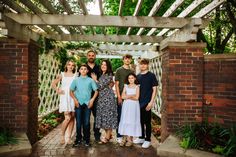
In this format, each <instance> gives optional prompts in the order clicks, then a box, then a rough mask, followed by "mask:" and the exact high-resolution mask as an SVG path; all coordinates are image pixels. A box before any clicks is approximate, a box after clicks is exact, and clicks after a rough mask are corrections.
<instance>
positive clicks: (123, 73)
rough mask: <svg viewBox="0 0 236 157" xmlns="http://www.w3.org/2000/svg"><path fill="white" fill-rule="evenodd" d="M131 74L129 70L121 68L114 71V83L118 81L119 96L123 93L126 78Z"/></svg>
mask: <svg viewBox="0 0 236 157" xmlns="http://www.w3.org/2000/svg"><path fill="white" fill-rule="evenodd" d="M132 72H133V71H132V70H131V69H125V68H124V67H123V66H122V67H120V68H118V69H117V70H116V74H115V81H119V90H120V94H121V93H122V91H123V88H124V83H125V79H126V77H127V76H128V75H129V74H130V73H132Z"/></svg>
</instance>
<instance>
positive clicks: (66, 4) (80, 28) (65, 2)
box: [59, 0, 85, 34]
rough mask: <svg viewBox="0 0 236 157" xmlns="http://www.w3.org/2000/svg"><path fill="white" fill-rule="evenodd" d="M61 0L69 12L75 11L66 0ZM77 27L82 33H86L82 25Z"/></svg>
mask: <svg viewBox="0 0 236 157" xmlns="http://www.w3.org/2000/svg"><path fill="white" fill-rule="evenodd" d="M59 2H60V3H61V5H62V6H63V8H64V9H65V11H66V12H67V13H68V14H73V11H72V10H71V8H70V5H69V4H68V3H67V1H66V0H59ZM77 28H78V29H79V31H80V33H81V34H85V32H84V30H83V29H82V27H81V26H78V27H77Z"/></svg>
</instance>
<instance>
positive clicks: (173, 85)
mask: <svg viewBox="0 0 236 157" xmlns="http://www.w3.org/2000/svg"><path fill="white" fill-rule="evenodd" d="M204 47H205V44H203V43H178V42H174V43H169V44H168V46H167V47H166V48H164V49H163V50H162V52H163V55H162V70H163V75H162V85H163V91H162V92H163V93H162V94H163V108H162V118H161V125H162V135H161V136H162V137H161V138H162V141H163V140H165V138H166V137H167V136H168V135H169V133H170V132H173V131H175V129H176V128H177V126H179V125H183V124H187V123H193V122H199V121H202V102H203V61H204V58H203V48H204Z"/></svg>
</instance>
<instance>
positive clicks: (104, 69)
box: [101, 62, 107, 73]
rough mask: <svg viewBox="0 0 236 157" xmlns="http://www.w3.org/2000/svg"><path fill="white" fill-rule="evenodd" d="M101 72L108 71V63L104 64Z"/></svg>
mask: <svg viewBox="0 0 236 157" xmlns="http://www.w3.org/2000/svg"><path fill="white" fill-rule="evenodd" d="M101 70H102V72H103V73H105V72H106V71H107V63H106V62H102V65H101Z"/></svg>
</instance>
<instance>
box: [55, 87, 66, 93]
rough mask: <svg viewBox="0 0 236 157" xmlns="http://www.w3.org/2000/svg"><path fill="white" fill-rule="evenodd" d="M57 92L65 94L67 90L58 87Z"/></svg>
mask: <svg viewBox="0 0 236 157" xmlns="http://www.w3.org/2000/svg"><path fill="white" fill-rule="evenodd" d="M56 92H57V94H59V95H64V94H65V91H64V90H62V89H61V88H58V89H57V90H56Z"/></svg>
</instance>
